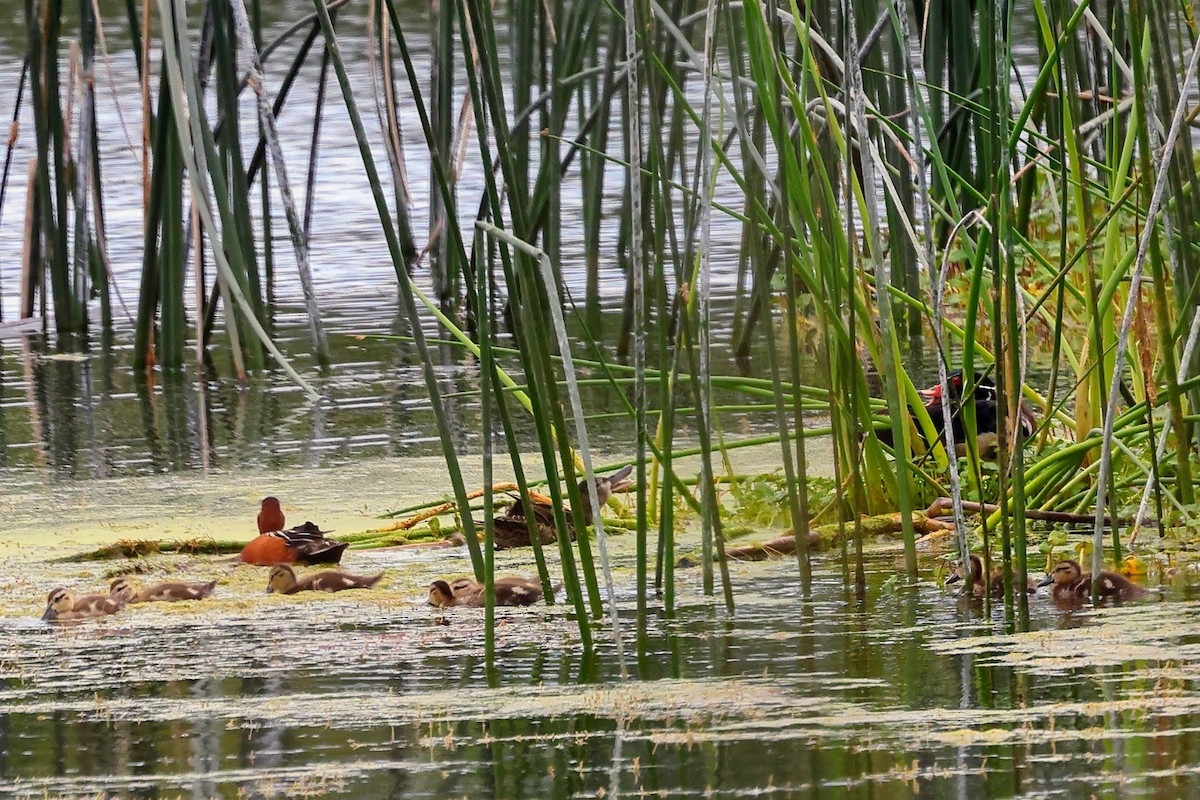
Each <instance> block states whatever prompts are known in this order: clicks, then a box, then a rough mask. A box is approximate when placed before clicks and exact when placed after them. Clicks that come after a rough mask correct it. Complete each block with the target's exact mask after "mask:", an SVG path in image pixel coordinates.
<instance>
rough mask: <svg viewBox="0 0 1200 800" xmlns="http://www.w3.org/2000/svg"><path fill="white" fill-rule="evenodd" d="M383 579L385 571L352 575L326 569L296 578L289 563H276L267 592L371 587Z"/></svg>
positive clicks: (337, 590) (291, 592) (329, 590)
mask: <svg viewBox="0 0 1200 800" xmlns="http://www.w3.org/2000/svg"><path fill="white" fill-rule="evenodd" d="M382 579H383V573H382V572H381V573H379V574H378V575H371V576H365V575H351V574H350V573H348V572H338V571H336V570H332V569H330V570H325V571H324V572H318V573H316V574H314V575H309V576H308V577H307V578H304V579H302V580H297V579H296V573H295V572H294V571H293V570H292V568H291V567H289V566H288V565H287V564H276V565H275V566H274V567H272V568H271V577H270V578H269V579H268V580H267V593H268V594H270V593H271V592H278V593H279V594H295V593H296V592H307V591H313V592H340V591H342V590H343V589H370V588H371V587H373V586H374V585H375V584H377V583H379V581H380V580H382Z"/></svg>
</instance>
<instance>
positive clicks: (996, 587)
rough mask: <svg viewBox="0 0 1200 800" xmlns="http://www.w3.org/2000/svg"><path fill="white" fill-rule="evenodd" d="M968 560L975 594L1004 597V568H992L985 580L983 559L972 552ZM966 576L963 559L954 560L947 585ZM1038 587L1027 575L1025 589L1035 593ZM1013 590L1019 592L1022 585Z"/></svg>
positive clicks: (978, 595) (977, 595)
mask: <svg viewBox="0 0 1200 800" xmlns="http://www.w3.org/2000/svg"><path fill="white" fill-rule="evenodd" d="M968 560H969V562H970V564H971V590H972V592H973V593H974V594H975V596H976V597H982V596H983V594H984V592H988V593H990V594H991V595H992V596H993V597H1003V596H1004V570H1002V569H995V570H992V574H991V577H990V578H989V579H988V580H987V581H984V579H983V559H982V558H980V557H979V556H977V555H975V554H974V553H972V554H971V556H970V558H969V559H968ZM966 577H967V576H966V571H965V570H964V569H963V564H962V561H961V560H959V561H955V562H954V571H953V572H951V573H950V576H949V577H947V578H946V585H947V586H950V585H952V584H955V583H958V582H959V581H961V580H964V579H965V578H966ZM1013 579H1014V580H1016V574H1015V573H1014V575H1013ZM1037 587H1038V584H1037V583H1036V582H1035V581H1034V580H1033V578H1029V577H1027V578H1026V579H1025V591H1026V592H1027V593H1029V594H1035V593H1036V592H1037ZM1013 590H1014V593H1018V592H1019V591H1020V587H1018V586H1014V587H1013Z"/></svg>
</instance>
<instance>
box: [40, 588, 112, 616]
mask: <svg viewBox="0 0 1200 800" xmlns="http://www.w3.org/2000/svg"><path fill="white" fill-rule="evenodd" d="M124 607H125V601H124V600H122V599H120V598H116V597H112V596H110V595H106V594H88V595H84V596H83V597H79V598H76V597H75V596H74V595H73V594H71V592H70V590H68V589H55V590H53V591H52V592H50V594H49V595H47V596H46V613H44V614H42V619H44V620H46V621H51V620H60V619H87V618H89V617H103V616H105V615H106V614H115V613H117V612H118V611H120V610H121V609H122V608H124Z"/></svg>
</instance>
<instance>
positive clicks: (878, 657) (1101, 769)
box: [0, 537, 1200, 798]
mask: <svg viewBox="0 0 1200 800" xmlns="http://www.w3.org/2000/svg"><path fill="white" fill-rule="evenodd" d="M631 545H632V543H631V542H628V537H626V538H625V539H619V540H615V545H614V549H615V565H616V577H617V591H618V597H619V599H620V608H621V611H622V613H623V614H624V615H625V616H626V619H625V620H624V623H623V624H624V626H625V632H626V636H625V645H626V652H627V654H628V657H629V660H630V663H629V670H630V672H631V674H632V679H631V680H628V681H622V680H621V679H620V670H619V665H618V663H617V660H616V656H615V651H614V648H613V646H612V644H611V638H610V634H609V631H608V630H607V629H605V628H602V629H601V630H600V631H599V632H598V637H599V640H600V643H599V647H598V654H597V656H596V658H595V659H594V660H590V661H589V660H585V659H584V658H583V656H582V653H581V650H580V647H579V644H578V638H577V632H576V629H575V625H574V623H573V622H572V621H571V620H570V618H569V614H568V612H567V611H566V610H565V608H564V607H563V606H562V605H557V606H553V607H537V608H532V609H502V610H500V611H499V612H498V620H499V621H498V624H497V628H496V640H497V648H498V652H497V662H496V670H495V672H494V673H493V674H491V675H488V674H487V671H486V669H485V665H484V660H483V650H482V630H481V626H482V611H481V610H479V609H453V610H451V611H450V612H448V613H446V614H445V615H444V616H445V618H444V620H443V622H444V624H437V617H438V615H437V614H436V613H435V612H433V611H432V610H431V609H429V608H428V607H425V606H423V605H422V601H423V595H424V591H423V586H424V581H426V580H428V577H429V576H431V575H436V574H453V573H457V572H460V571H461V570H462V568H463V560H462V557H461V554H456V553H454V552H453V551H428V550H424V551H390V552H362V551H356V552H352V553H351V554H350V555H349V556H348V557H347V562H348V564H347V566H348V567H350V568H352V569H354V570H355V571H357V572H360V573H364V574H365V573H371V572H375V571H378V570H383V569H386V570H387V577H386V578H385V581H384V583H383V584H382V588H381V589H377V590H374V591H370V592H358V593H353V592H352V593H346V594H342V595H335V596H321V597H279V596H274V595H264V594H262V589H263V586H264V585H265V576H264V571H263V570H259V569H256V568H252V567H245V566H243V567H233V566H231V565H229V564H228V563H215V562H213V561H210V560H208V559H186V560H185V559H182V558H168V557H160V558H159V559H157V560H156V561H155V564H156V568H158V569H160V570H180V571H179V572H172V573H171V574H172V575H184V576H193V577H195V578H198V577H201V576H207V577H213V576H220V578H221V581H222V583H221V585H220V587H219V588H218V592H217V595H216V597H215V598H214V599H211V600H208V601H203V605H200V604H186V605H177V606H169V607H168V606H165V604H152V605H150V606H140V607H135V608H133V609H132V610H127V611H125V612H122V613H120V614H119V615H116V616H113V617H111V618H108V619H106V620H104V621H102V622H95V621H88V622H82V623H77V624H59V625H53V626H51V625H46V624H44V623H41V622H39V621H37V616H38V614H40V612H41V603H42V602H43V596H44V595H42V593H41V591H42V589H43V588H44V585H45V584H44V583H43V582H42V581H43V579H44V578H45V575H46V571H47V570H46V567H45V566H44V564H43V566H41V567H38V566H36V565H31V564H29V563H24V564H22V565H21V566H19V567H15V566H14V562H13V560H11V559H10V560H9V561H7V562H6V564H5V566H4V568H3V571H4V572H5V573H7V574H5V575H4V578H5V580H6V583H7V582H9V581H14V580H15V581H16V586H17V591H16V592H13V593H10V594H9V595H8V599H7V600H5V601H4V607H3V610H2V612H0V652H3V653H4V656H3V658H2V659H0V678H2V681H3V683H2V687H3V688H2V689H0V692H2V700H0V702H2V705H3V708H4V711H5V713H4V715H3V716H2V717H0V754H2V755H0V793H3V794H4V795H5V796H31V797H33V796H37V797H40V796H44V795H47V796H105V797H175V796H190V797H301V796H344V797H497V798H518V797H576V796H578V797H621V796H633V797H646V796H651V797H655V796H657V797H692V796H695V797H796V796H806V797H809V796H811V797H816V796H822V797H839V798H841V797H846V798H878V797H896V796H908V795H911V794H917V793H919V794H920V795H921V796H922V797H939V798H940V797H947V798H950V797H953V798H973V797H1031V798H1032V797H1088V796H1095V797H1194V796H1196V793H1197V792H1200V693H1198V692H1197V691H1196V678H1197V677H1198V676H1200V650H1197V645H1196V642H1197V641H1200V598H1197V597H1195V595H1194V593H1190V592H1187V591H1186V590H1182V589H1175V588H1168V589H1167V590H1166V591H1167V594H1168V595H1169V596H1170V597H1171V600H1170V602H1149V603H1145V604H1139V605H1137V606H1132V607H1124V608H1113V609H1102V610H1099V611H1096V612H1091V611H1074V612H1072V611H1064V610H1059V609H1057V608H1055V606H1054V605H1053V604H1052V603H1051V602H1050V600H1049V599H1048V598H1046V597H1036V598H1034V599H1033V602H1031V615H1032V625H1033V629H1034V630H1033V631H1031V632H1029V633H1023V634H1015V633H1011V632H1010V631H1009V630H1008V628H1007V626H1005V624H1004V623H1003V620H1002V613H1001V612H1000V611H999V610H998V609H997V610H994V611H993V613H992V616H990V617H989V616H987V615H986V614H985V612H984V609H983V608H982V606H981V605H979V604H974V603H971V602H970V601H963V600H960V599H958V598H957V597H955V596H953V595H951V594H950V593H948V592H947V591H945V590H944V589H943V588H942V587H941V586H940V577H941V576H939V575H936V574H934V572H933V571H932V570H927V571H926V572H924V573H923V578H924V580H923V582H922V583H921V585H920V586H919V587H917V588H915V589H912V590H911V591H910V590H903V591H899V592H895V593H893V592H891V591H890V590H888V589H887V588H885V587H882V586H881V583H882V578H883V576H884V575H886V574H890V573H891V572H892V571H893V570H894V569H895V568H896V566H897V564H896V561H895V559H896V556H895V555H893V554H888V553H877V554H875V555H874V556H873V557H872V558H871V570H870V574H871V575H872V576H873V577H872V578H871V579H870V587H869V590H868V596H867V601H866V602H865V603H861V604H860V603H858V602H857V601H855V600H854V598H853V597H852V596H851V595H848V594H847V593H846V591H845V590H844V588H843V586H844V583H843V576H842V571H841V567H840V564H839V561H838V559H837V558H836V557H824V558H822V559H819V560H818V563H817V568H816V572H815V577H814V584H813V597H814V599H813V601H812V602H809V603H805V602H802V601H800V600H799V599H798V598H797V596H796V588H795V586H796V583H797V581H796V566H795V563H794V562H793V561H791V560H787V559H785V560H783V561H776V562H767V563H759V564H742V565H735V567H734V569H733V575H734V579H735V581H736V582H737V584H738V586H739V607H738V610H737V613H736V615H735V616H734V617H732V618H728V617H727V616H726V614H725V611H724V609H723V608H720V607H718V606H716V605H714V604H713V603H712V602H711V601H709V600H707V599H706V598H704V597H703V596H702V595H701V594H699V591H698V584H699V576H698V575H697V574H696V572H695V571H694V570H693V571H684V572H682V573H681V574H680V591H681V600H680V608H679V610H678V614H677V617H676V619H674V620H669V621H668V620H665V619H662V618H661V617H660V616H658V615H652V616H651V618H650V620H649V621H648V626H647V632H646V635H645V637H644V639H643V640H642V653H641V654H640V655H639V654H638V653H637V648H636V647H635V634H634V630H633V626H632V624H631V620H630V617H631V616H632V614H633V608H632V606H633V602H634V596H633V594H632V592H631V589H630V587H631V585H632V572H631V565H632V559H631V551H632V546H631ZM16 561H17V562H18V563H20V562H28V561H29V558H28V556H26V557H24V558H18V559H16ZM932 561H933V560H932V559H930V563H932ZM62 569H63V568H62V566H61V565H59V566H58V570H59V578H60V579H61V582H63V583H73V584H75V585H76V586H77V587H78V586H86V585H93V586H94V585H97V583H98V581H99V580H100V577H99V571H98V570H96V571H93V570H91V568H81V567H79V566H78V565H76V566H72V567H70V568H69V570H68V572H69V577H68V578H63V577H62ZM499 569H503V570H505V571H510V572H511V571H514V570H516V571H524V572H526V573H529V572H530V571H531V570H532V565H531V561H530V558H529V555H528V554H527V553H526V554H514V553H512V552H511V551H510V552H506V553H503V554H501V556H500V565H499ZM17 570H21V571H22V573H23V576H18V575H16V574H15V573H16V571H17ZM31 577H32V578H33V579H32V580H31V579H30V578H31ZM152 579H153V578H152V577H149V576H144V577H143V580H146V581H149V580H152ZM187 606H190V607H187Z"/></svg>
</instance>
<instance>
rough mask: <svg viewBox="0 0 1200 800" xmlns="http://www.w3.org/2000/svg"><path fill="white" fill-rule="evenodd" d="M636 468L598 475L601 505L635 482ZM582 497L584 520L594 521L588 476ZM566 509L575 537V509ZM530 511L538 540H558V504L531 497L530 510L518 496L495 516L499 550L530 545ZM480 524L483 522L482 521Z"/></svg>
mask: <svg viewBox="0 0 1200 800" xmlns="http://www.w3.org/2000/svg"><path fill="white" fill-rule="evenodd" d="M632 471H633V465H629V466H627V467H623V468H621V469H619V470H617V471H616V472H614V473H613V474H612V475H609V476H608V477H607V478H596V480H595V487H596V500H597V501H598V503H599V505H600V507H601V508H603V507H604V505H605V504H606V503H608V501H609V498H611V497H612V496H613V493H615V492H619V491H621V490H622V489H625V488H628V487H629V486H630V485H632V483H633V481H631V480H629V473H630V472H632ZM579 497H580V500H581V501H582V502H583V508H582V509H581V512H582V517H583V524H584V525H591V524H592V503H591V499H590V498H591V492H590V489H589V485H588V482H587V481H586V480H583V481H580V482H579ZM563 511H564V513H565V514H566V517H567V530H568V531H569V532H570V534H571V538H572V539H574V538H575V524H574V522H573V521H572V517H571V510H570V509H567V508H564V509H563ZM527 515H528V516H531V517H532V518H533V519H534V521H535V522H536V523H537V532H538V540H539V541H540V542H541V543H542V544H554V543H555V542H557V541H558V534H557V533H556V531H555V529H554V506H553V505H551V503H550V500H549V498H541V497H538V498H534V497H530V505H529V506H528V511H526V506H525V505H524V504H523V503H522V502H521V499H520V498H517V499H516V500H514V501H513V502H512V504H511V505H509V507H508V509H507V510H506V511H505V512H504V513H503V514H502V515H500V516H498V517H495V518H494V519H493V530H494V536H495V538H494V541H495V547H496V549H497V550H504V549H505V548H509V547H528V546H529V544H530V542H529V526H528V524H527V523H526V521H525V519H526V516H527ZM476 524H478V525H483V523H482V522H479V523H476Z"/></svg>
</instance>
